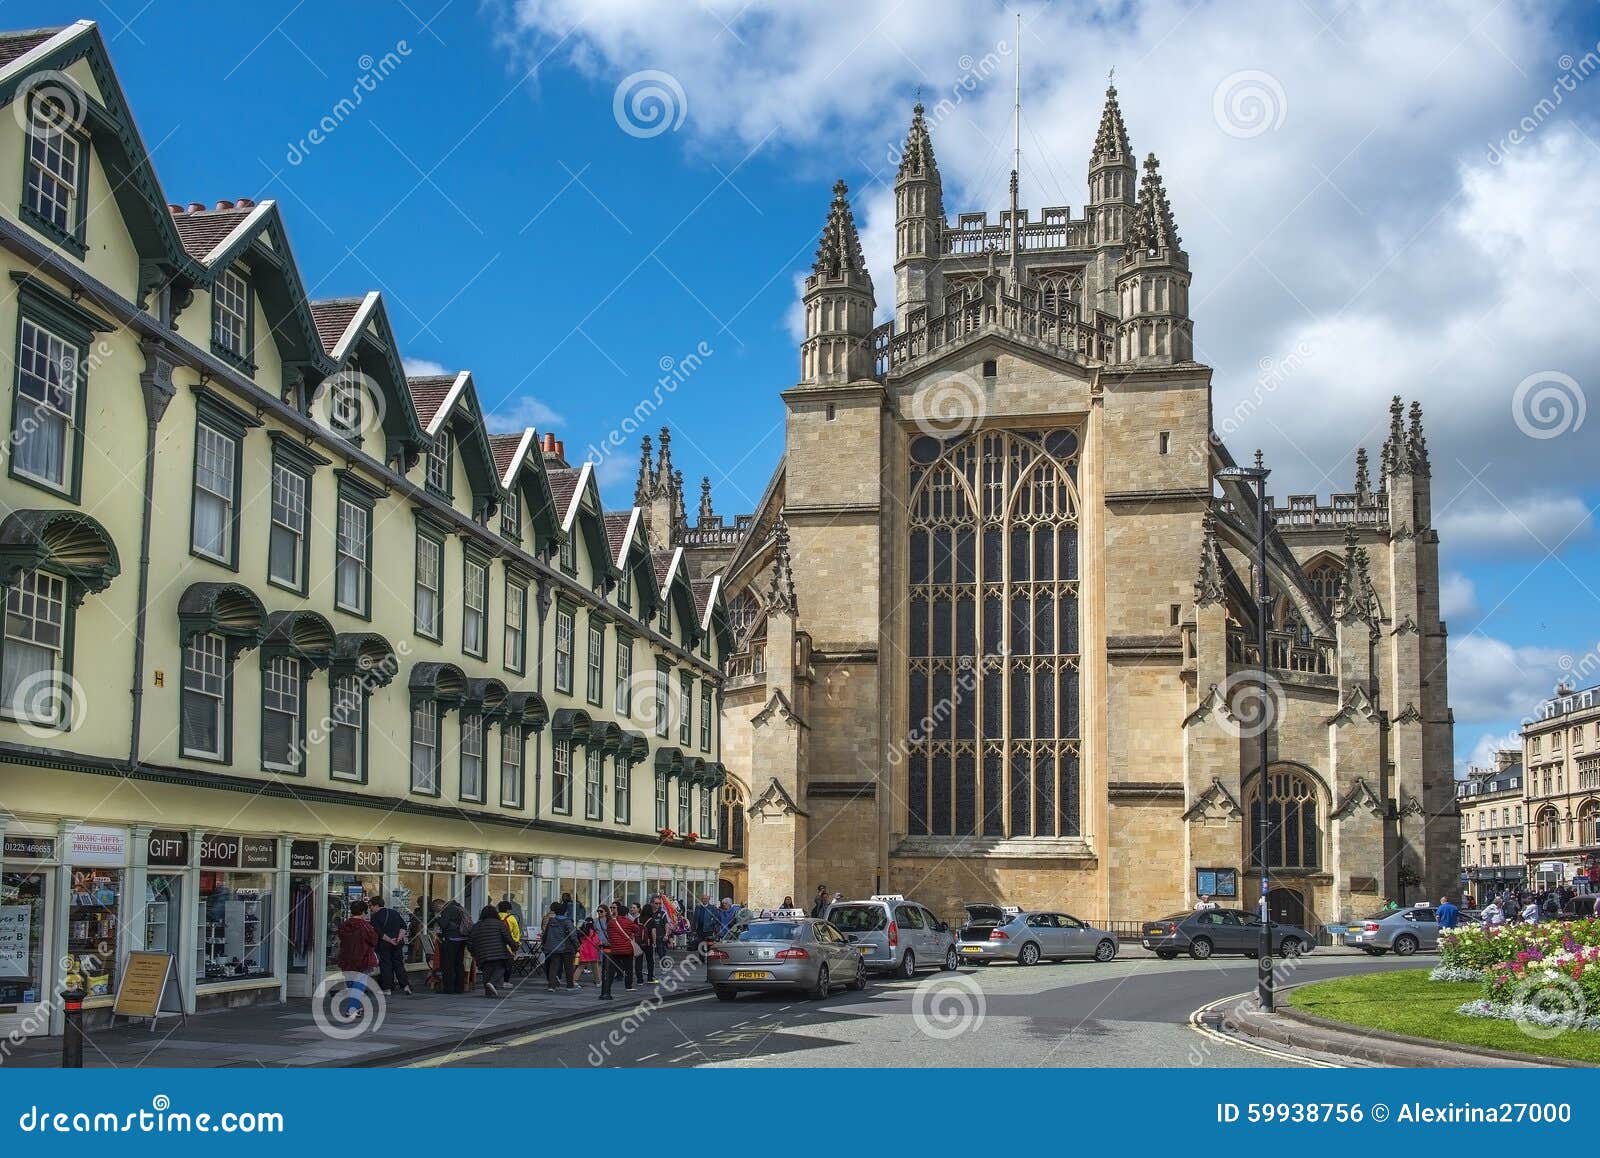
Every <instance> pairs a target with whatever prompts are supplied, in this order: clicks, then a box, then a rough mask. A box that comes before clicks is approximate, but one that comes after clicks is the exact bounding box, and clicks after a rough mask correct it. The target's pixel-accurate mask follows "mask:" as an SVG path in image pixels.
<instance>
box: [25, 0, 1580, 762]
mask: <svg viewBox="0 0 1600 1158" xmlns="http://www.w3.org/2000/svg"><path fill="white" fill-rule="evenodd" d="M1021 8H1022V12H1023V16H1024V22H1025V27H1024V31H1023V34H1022V37H1021V39H1020V42H1018V41H1017V38H1016V36H1015V33H1014V28H1013V23H1012V17H1011V16H1010V15H1009V12H1010V9H1009V8H1005V7H1002V6H1000V5H996V4H991V3H973V4H964V5H960V6H953V5H945V4H938V5H918V4H914V3H908V2H905V0H901V2H899V3H896V2H894V0H850V2H845V0H815V2H814V3H810V4H805V5H795V4H772V3H767V2H765V0H761V2H757V3H748V4H747V3H743V2H742V0H739V2H734V0H727V2H724V0H706V2H704V3H699V4H696V3H683V2H666V0H581V2H580V0H519V2H515V3H512V2H497V0H490V2H488V3H482V4H477V3H470V2H467V0H455V2H453V3H444V2H442V0H405V2H404V3H399V2H397V3H393V4H358V3H337V2H332V0H330V2H327V3H320V2H319V3H301V4H298V5H291V4H282V5H270V6H269V5H246V4H233V5H218V6H206V7H205V9H204V15H203V16H201V15H200V14H199V11H198V10H197V9H195V8H194V7H193V6H190V5H179V4H172V3H167V2H166V0H158V2H157V3H154V4H148V5H145V4H143V0H139V2H136V3H128V4H124V3H110V4H107V3H96V2H92V0H77V2H76V3H67V4H57V3H20V2H18V0H11V2H10V3H7V4H5V5H4V7H3V8H0V19H3V22H4V23H5V24H7V25H9V26H12V27H31V26H42V25H52V24H60V23H66V22H69V21H71V20H73V19H78V18H83V17H87V18H90V19H94V20H97V21H99V22H100V23H101V25H102V29H103V32H104V35H105V36H106V38H107V39H108V41H109V42H110V46H111V51H112V54H113V58H114V61H115V63H116V66H117V68H118V71H119V73H120V75H121V77H122V79H123V83H124V85H125V86H126V88H127V89H128V92H129V97H130V100H131V102H132V105H133V109H134V112H135V115H136V116H137V117H138V120H139V123H140V128H141V130H142V132H143V134H144V136H145V139H146V142H147V144H148V145H149V146H150V147H151V148H152V149H153V151H154V159H155V164H156V168H157V171H158V173H159V174H160V176H161V179H162V181H163V183H164V185H165V187H166V191H167V194H168V196H169V199H171V200H173V201H181V202H189V201H206V202H211V201H215V200H216V199H218V198H236V197H240V196H249V197H255V198H263V197H275V198H277V199H279V201H280V202H281V203H282V205H283V208H284V212H285V216H286V219H287V221H288V223H289V228H290V230H291V234H292V240H293V243H294V245H295V248H296V252H297V255H298V257H299V261H300V266H301V270H302V273H303V275H304V276H305V278H306V281H307V283H308V288H309V289H310V291H311V293H312V295H313V296H314V297H325V296H334V295H343V294H357V293H362V292H365V291H367V290H369V289H372V288H378V289H380V290H382V291H383V292H384V295H385V298H386V299H387V301H388V304H389V313H390V316H391V318H392V319H393V321H394V323H395V325H396V328H397V330H398V334H399V338H400V342H401V346H402V349H403V351H404V353H405V354H406V355H407V357H408V358H409V359H412V360H414V361H416V362H418V363H428V362H431V363H436V364H438V365H440V366H443V367H446V368H450V369H455V368H458V367H466V368H470V369H471V370H472V371H473V372H474V375H475V378H476V381H477V383H478V386H479V390H480V392H481V395H482V397H483V400H484V404H485V406H486V407H487V408H488V409H489V410H490V411H491V412H493V413H495V414H497V415H498V416H499V417H500V418H501V420H502V421H503V425H504V427H505V428H506V429H513V428H520V427H521V426H522V425H525V424H526V423H529V422H532V423H533V424H535V425H537V426H538V427H539V428H540V429H541V430H546V429H551V430H555V431H556V432H557V433H558V435H559V436H560V437H563V438H564V439H565V440H566V442H567V445H568V454H569V457H573V458H579V457H582V456H583V454H584V453H585V448H587V447H588V446H590V445H591V444H599V443H602V442H603V441H604V440H605V439H606V437H607V435H608V433H610V432H612V431H615V430H618V429H619V427H620V426H621V424H622V422H623V420H624V418H625V417H626V416H628V415H629V414H630V413H631V412H632V411H633V409H634V407H635V405H636V403H637V402H638V401H639V400H640V399H641V398H644V397H647V396H649V395H651V394H652V393H654V392H655V390H656V384H657V381H658V379H659V378H660V377H661V376H662V374H663V367H671V366H672V365H674V364H675V363H676V362H677V361H678V360H680V359H681V358H683V356H684V355H686V354H689V353H691V352H694V351H697V350H709V351H710V353H709V354H707V355H705V356H704V357H703V365H701V366H700V367H699V368H698V369H696V370H695V372H694V373H693V374H692V375H690V376H688V377H687V379H686V380H685V381H684V382H683V384H682V385H681V386H679V387H678V388H677V389H676V390H675V392H673V393H672V394H671V395H670V397H669V398H668V400H667V402H666V403H665V405H664V406H663V407H662V409H661V411H660V414H659V417H658V419H657V420H656V421H655V422H653V423H652V425H653V426H654V425H660V424H661V422H666V423H670V425H671V426H672V428H673V432H674V447H673V453H674V459H675V461H676V463H677V465H678V466H679V467H680V468H681V469H682V470H683V472H684V475H685V477H686V479H688V480H691V481H690V483H689V488H690V491H691V495H690V502H691V506H692V505H693V501H694V492H695V491H696V490H697V486H696V483H697V480H698V479H699V477H700V476H701V475H702V474H709V475H710V476H711V478H712V480H713V485H714V494H715V498H716V502H717V506H718V509H719V511H720V512H721V513H724V514H729V515H731V514H735V513H739V512H744V511H748V510H750V509H751V508H752V507H753V506H754V504H755V501H756V499H757V497H758V496H759V494H760V492H761V490H762V488H763V487H764V486H765V484H766V482H767V479H768V477H769V476H770V473H771V470H772V468H773V465H774V464H775V462H776V460H777V458H778V456H779V454H780V453H781V451H782V427H781V423H782V417H783V413H782V405H781V403H780V401H779V398H778V392H779V391H780V390H782V389H784V388H785V387H787V386H789V385H791V384H792V383H793V381H794V378H795V376H796V367H797V355H796V350H795V346H794V338H793V326H794V314H795V308H794V307H795V302H796V278H797V276H798V275H800V274H801V273H803V272H804V271H805V270H806V269H807V268H808V267H809V265H810V260H811V255H812V251H813V249H814V246H815V238H816V233H817V230H818V228H819V227H820V225H821V222H822V218H823V215H824V213H825V210H826V206H827V202H828V196H829V186H830V185H831V183H832V181H833V179H834V178H835V177H838V176H843V177H844V178H845V179H846V180H847V181H849V182H850V184H851V187H852V191H853V197H854V198H855V200H856V207H857V213H858V217H859V219H860V220H861V222H862V225H863V230H864V240H865V244H866V248H867V256H868V262H869V265H870V267H871V269H872V272H873V273H874V275H875V278H876V281H877V285H878V289H879V294H878V296H879V299H880V302H879V304H880V310H882V309H884V308H886V307H887V306H889V305H890V302H889V298H890V297H891V296H892V284H893V277H892V270H891V268H890V266H891V263H892V228H891V227H892V210H891V207H890V203H889V189H888V186H887V185H886V184H885V182H886V181H892V177H893V166H892V161H891V156H892V151H893V148H894V146H895V145H896V144H897V142H898V140H899V139H900V138H901V137H902V136H903V133H904V126H905V123H906V121H907V119H908V116H909V106H910V104H911V102H912V100H913V99H915V94H916V92H917V91H918V88H919V86H920V88H921V90H922V92H923V95H924V99H925V100H926V101H927V102H928V103H929V104H930V106H940V102H943V104H942V106H940V107H941V109H942V111H940V112H939V114H938V116H937V118H936V123H935V126H934V142H935V147H936V150H937V152H938V156H939V159H940V163H941V166H942V168H943V172H944V176H945V189H946V208H947V211H949V212H950V213H952V214H953V213H955V212H957V211H960V210H973V209H985V208H986V209H989V210H990V211H991V212H992V211H994V210H997V209H998V208H999V207H1000V205H1001V202H1002V200H1003V196H1004V194H1003V190H1004V182H1005V171H1006V169H1007V168H1008V161H1007V159H1006V151H1007V148H1008V146H1009V140H1008V133H1009V125H1010V106H1011V99H1012V97H1011V84H1010V80H1011V75H1012V69H1013V66H1014V64H1015V52H1016V51H1017V49H1018V48H1019V46H1020V50H1021V54H1022V62H1023V74H1024V89H1025V96H1024V104H1025V115H1024V133H1023V151H1024V163H1023V200H1024V203H1025V204H1030V205H1033V206H1039V205H1042V204H1049V205H1059V204H1064V203H1065V204H1071V205H1073V206H1075V207H1077V209H1078V211H1079V212H1081V206H1082V203H1083V201H1084V200H1085V188H1084V169H1085V165H1086V161H1087V156H1088V152H1089V146H1090V143H1091V141H1092V138H1093V133H1094V127H1095V124H1096V122H1097V120H1098V117H1099V109H1100V103H1101V93H1102V91H1103V89H1104V87H1105V76H1106V72H1107V70H1108V69H1109V68H1110V67H1111V66H1112V65H1113V64H1114V65H1115V66H1116V68H1117V73H1116V79H1117V83H1118V87H1119V90H1120V92H1121V99H1122V103H1123V106H1124V108H1125V110H1126V112H1127V117H1128V124H1129V129H1130V133H1131V135H1132V138H1133V144H1134V147H1135V149H1136V150H1137V151H1139V152H1140V153H1143V152H1145V151H1147V150H1154V151H1156V152H1158V153H1159V154H1160V156H1161V160H1162V171H1163V173H1164V175H1165V176H1166V179H1167V183H1168V188H1169V191H1170V193H1171V196H1172V201H1173V206H1174V210H1175V213H1176V215H1177V219H1178V224H1179V227H1180V230H1181V231H1182V233H1183V235H1184V238H1185V243H1186V248H1187V249H1188V250H1189V252H1190V254H1191V261H1192V266H1193V270H1194V288H1193V313H1194V316H1195V319H1196V321H1195V331H1196V345H1197V356H1198V357H1199V358H1200V359H1201V360H1203V361H1205V362H1207V363H1209V364H1211V365H1212V366H1214V367H1215V368H1216V379H1215V381H1216V398H1217V413H1218V416H1219V418H1218V422H1219V425H1220V423H1221V416H1222V415H1224V414H1229V415H1238V417H1237V418H1236V419H1235V420H1231V421H1230V424H1229V426H1228V428H1227V430H1226V432H1225V434H1226V439H1227V441H1228V442H1229V444H1230V446H1231V447H1232V448H1233V449H1234V451H1235V453H1236V455H1241V456H1242V455H1243V454H1244V453H1247V452H1248V451H1249V450H1250V449H1252V448H1253V447H1254V446H1257V445H1259V446H1262V447H1264V448H1265V450H1266V453H1267V458H1268V463H1269V465H1272V466H1273V467H1274V470H1275V474H1274V488H1275V490H1278V491H1280V492H1281V493H1287V492H1289V491H1295V492H1310V491H1317V492H1320V493H1323V494H1326V493H1328V492H1329V491H1331V490H1335V489H1338V490H1345V489H1349V486H1350V477H1351V466H1350V464H1351V461H1352V457H1353V454H1354V451H1355V448H1356V446H1357V445H1362V444H1364V445H1366V446H1367V447H1368V448H1369V450H1370V451H1372V452H1373V453H1374V456H1375V454H1376V450H1377V447H1378V445H1379V444H1380V443H1381V441H1382V436H1383V426H1384V424H1385V423H1386V419H1387V412H1386V404H1387V398H1388V396H1389V395H1390V394H1392V393H1396V392H1398V393H1402V394H1404V395H1406V397H1407V398H1408V399H1409V398H1412V397H1417V398H1420V399H1421V400H1422V402H1423V405H1424V407H1425V409H1426V413H1427V419H1428V434H1429V441H1430V446H1431V449H1432V454H1433V461H1434V475H1435V477H1434V492H1435V514H1436V522H1437V524H1438V525H1439V527H1440V531H1441V535H1442V536H1443V539H1444V543H1443V550H1444V568H1445V571H1446V584H1445V599H1446V614H1447V618H1448V620H1449V624H1450V631H1451V641H1452V646H1451V686H1452V702H1453V705H1454V708H1455V711H1456V716H1457V733H1456V734H1457V751H1458V763H1460V764H1464V763H1465V762H1466V761H1467V760H1469V759H1471V758H1472V757H1473V756H1474V754H1476V755H1477V756H1478V757H1479V758H1482V757H1483V755H1484V754H1485V753H1486V752H1487V751H1488V750H1489V749H1490V748H1492V746H1493V743H1494V740H1495V738H1496V737H1501V736H1504V735H1505V734H1506V733H1507V732H1509V731H1511V730H1514V729H1515V727H1516V726H1517V721H1518V719H1519V717H1520V716H1522V715H1524V714H1525V713H1527V712H1529V711H1531V709H1532V706H1533V703H1534V701H1535V699H1536V698H1537V697H1538V696H1539V695H1541V694H1544V693H1547V692H1548V690H1549V688H1550V687H1551V686H1552V685H1553V684H1554V682H1555V681H1556V680H1557V679H1558V678H1560V677H1561V676H1562V675H1563V674H1564V673H1566V672H1568V671H1575V672H1577V673H1579V675H1580V676H1583V675H1587V678H1586V679H1583V680H1582V681H1581V682H1585V683H1594V682H1600V594H1597V593H1600V542H1597V536H1596V534H1595V511H1596V507H1597V504H1600V475H1597V473H1596V470H1595V467H1594V458H1595V453H1594V452H1595V449H1596V448H1597V447H1600V438H1597V437H1596V436H1597V434H1600V413H1592V412H1591V411H1600V369H1597V368H1600V327H1596V326H1595V325H1594V324H1593V319H1594V317H1595V316H1596V312H1597V309H1600V272H1597V271H1596V270H1595V269H1594V267H1593V258H1594V254H1595V252H1596V241H1595V239H1596V237H1597V235H1600V144H1597V141H1600V45H1597V42H1600V17H1597V14H1596V10H1595V8H1594V7H1593V6H1592V5H1583V6H1577V5H1574V6H1571V7H1558V6H1554V5H1546V4H1535V3H1531V2H1530V3H1515V2H1507V3H1503V4H1500V5H1498V6H1496V7H1494V8H1492V9H1486V8H1485V7H1483V6H1481V5H1463V6H1461V7H1459V8H1456V7H1452V6H1449V5H1441V6H1429V7H1428V8H1427V9H1426V10H1425V11H1424V10H1421V9H1419V10H1417V11H1416V13H1415V14H1411V13H1406V12H1402V13H1399V14H1396V13H1395V12H1393V11H1392V7H1391V6H1387V5H1382V4H1377V3H1376V2H1375V0H1374V2H1372V3H1365V2H1357V3H1348V4H1347V3H1337V4H1335V3H1321V2H1308V3H1304V4H1296V5H1282V4H1265V3H1264V4H1261V5H1256V6H1250V5H1243V6H1241V5H1227V6H1222V5H1211V4H1195V3H1182V2H1178V0H1157V2H1154V3H1150V4H1147V5H1138V6H1130V5H1125V4H1115V3H1093V2H1089V0H1085V2H1081V3H1067V2H1057V3H1051V4H1040V3H1025V4H1022V5H1021ZM646 71H649V72H655V73H664V74H666V78H667V79H666V80H664V81H661V82H660V83H662V84H664V85H665V86H666V87H665V90H664V91H667V92H668V93H669V99H670V100H671V101H672V104H673V111H672V113H671V114H670V120H671V127H669V128H667V129H665V130H664V131H662V132H660V133H658V134H656V135H640V134H641V131H642V130H641V129H640V128H639V127H638V126H637V125H631V126H629V127H632V128H633V132H628V131H625V126H624V122H625V121H626V117H624V118H623V119H622V120H619V118H618V116H617V115H616V114H615V111H614V98H615V97H616V94H617V92H618V89H619V85H620V84H621V83H622V82H623V81H624V78H628V77H633V76H634V75H635V74H637V73H640V72H646ZM375 73H381V74H384V75H382V77H381V79H377V80H374V79H372V78H373V76H374V74H375ZM364 76H365V77H367V78H368V84H367V87H366V88H362V87H361V80H362V78H363V77H364ZM649 81H650V78H648V77H647V78H644V79H643V80H635V82H634V84H635V87H637V86H638V85H639V84H641V83H644V84H648V83H649ZM354 90H360V91H361V101H360V104H359V107H356V108H354V109H350V110H346V111H344V112H336V106H338V104H339V102H340V101H341V99H343V98H346V97H349V96H350V95H351V93H352V91H354ZM679 93H681V97H679V95H678V94H679ZM680 115H681V120H680ZM325 117H332V118H333V122H332V123H334V125H335V127H334V128H333V129H332V130H331V131H329V132H326V133H325V134H324V139H323V140H322V141H321V142H320V143H311V141H310V133H311V130H312V129H313V128H314V127H315V126H317V124H318V123H319V122H320V121H322V120H323V119H324V118H325ZM1264 382H1266V383H1269V385H1267V386H1265V387H1264V386H1263V383H1264ZM1524 383H1527V385H1525V386H1523V388H1522V390H1521V392H1520V393H1519V390H1518V387H1519V386H1520V385H1523V384H1524ZM1543 390H1549V391H1551V392H1552V393H1551V394H1550V395H1549V397H1548V399H1547V402H1548V403H1549V405H1550V406H1552V407H1553V409H1551V410H1548V411H1541V410H1540V408H1539V406H1538V405H1537V399H1538V398H1539V397H1540V392H1541V391H1543ZM1241 406H1242V407H1243V409H1242V410H1240V409H1237V408H1239V407H1241ZM1519 407H1520V409H1521V418H1520V421H1519V410H1518V408H1519ZM1541 414H1542V415H1543V417H1541ZM1580 419H1582V421H1580ZM1541 423H1542V425H1541ZM1557 429H1558V430H1559V431H1560V433H1554V430H1557ZM1529 431H1532V432H1533V433H1532V434H1530V433H1529ZM627 443H628V445H627V446H626V447H625V448H624V449H623V450H621V451H619V452H617V459H616V460H615V461H611V462H607V463H604V464H603V465H602V471H601V477H602V479H603V480H604V482H605V486H606V492H607V497H608V500H609V501H610V503H612V504H613V505H623V504H625V503H626V502H628V501H629V500H630V499H631V494H632V474H633V466H634V463H635V462H636V460H637V442H636V437H633V436H630V437H629V438H628V440H627Z"/></svg>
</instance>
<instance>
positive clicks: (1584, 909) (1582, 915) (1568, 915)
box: [1561, 893, 1600, 921]
mask: <svg viewBox="0 0 1600 1158" xmlns="http://www.w3.org/2000/svg"><path fill="white" fill-rule="evenodd" d="M1596 900H1600V894H1597V893H1579V894H1578V895H1577V896H1575V897H1573V898H1572V899H1571V900H1570V901H1568V902H1567V903H1566V905H1565V906H1564V907H1563V908H1562V910H1561V919H1562V920H1563V921H1587V920H1590V919H1591V918H1592V917H1594V916H1595V914H1596V908H1595V902H1596Z"/></svg>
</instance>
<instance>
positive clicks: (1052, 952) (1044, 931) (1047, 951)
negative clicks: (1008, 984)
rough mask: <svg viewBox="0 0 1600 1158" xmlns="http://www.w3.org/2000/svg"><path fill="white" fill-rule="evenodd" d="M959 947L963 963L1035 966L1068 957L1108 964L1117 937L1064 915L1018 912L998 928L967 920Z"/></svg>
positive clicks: (1115, 946)
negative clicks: (1005, 963)
mask: <svg viewBox="0 0 1600 1158" xmlns="http://www.w3.org/2000/svg"><path fill="white" fill-rule="evenodd" d="M959 948H960V950H961V959H962V960H964V961H971V962H974V963H975V964H978V965H987V964H989V963H990V962H991V961H1015V962H1016V963H1017V964H1018V965H1037V964H1038V963H1039V962H1040V961H1042V960H1044V959H1046V958H1048V959H1049V960H1051V961H1064V960H1066V959H1067V958H1069V957H1080V958H1084V959H1086V960H1094V961H1110V960H1112V959H1114V958H1115V957H1116V955H1117V936H1116V934H1115V933H1110V932H1107V931H1106V930H1105V929H1098V928H1096V927H1095V926H1093V925H1091V924H1088V923H1087V922H1085V921H1080V920H1078V918H1077V917H1074V916H1071V915H1069V914H1067V913H1023V912H1018V913H1016V914H1015V915H1012V916H1010V917H1009V919H1007V920H1005V921H1003V922H1002V923H1000V924H998V925H992V924H988V923H982V922H979V923H974V922H971V921H969V922H968V923H967V925H966V927H965V928H963V929H962V930H961V944H960V946H959Z"/></svg>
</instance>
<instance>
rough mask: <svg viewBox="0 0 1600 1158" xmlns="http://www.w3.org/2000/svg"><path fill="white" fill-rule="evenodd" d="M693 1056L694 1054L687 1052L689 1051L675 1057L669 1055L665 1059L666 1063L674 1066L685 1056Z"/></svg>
mask: <svg viewBox="0 0 1600 1158" xmlns="http://www.w3.org/2000/svg"><path fill="white" fill-rule="evenodd" d="M693 1056H694V1055H693V1054H689V1053H680V1054H679V1055H678V1056H677V1057H669V1058H668V1059H667V1064H668V1065H669V1066H675V1065H677V1064H678V1063H679V1062H681V1061H683V1060H685V1059H686V1058H691V1057H693Z"/></svg>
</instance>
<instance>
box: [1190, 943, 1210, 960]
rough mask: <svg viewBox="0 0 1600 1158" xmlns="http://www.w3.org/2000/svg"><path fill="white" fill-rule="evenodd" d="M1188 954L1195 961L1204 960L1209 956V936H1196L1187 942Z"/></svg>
mask: <svg viewBox="0 0 1600 1158" xmlns="http://www.w3.org/2000/svg"><path fill="white" fill-rule="evenodd" d="M1189 956H1191V957H1193V958H1194V959H1195V960H1196V961H1204V960H1206V959H1207V958H1208V957H1210V956H1211V938H1209V937H1196V938H1195V939H1194V940H1193V941H1190V942H1189Z"/></svg>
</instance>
